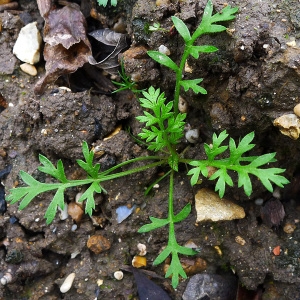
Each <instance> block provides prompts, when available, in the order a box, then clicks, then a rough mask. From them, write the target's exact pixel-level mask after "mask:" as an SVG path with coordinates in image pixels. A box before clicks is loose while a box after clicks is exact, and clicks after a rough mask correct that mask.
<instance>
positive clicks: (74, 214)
mask: <svg viewBox="0 0 300 300" xmlns="http://www.w3.org/2000/svg"><path fill="white" fill-rule="evenodd" d="M68 214H69V215H70V216H71V218H72V219H73V220H74V221H75V222H76V223H79V222H80V221H81V219H82V215H83V209H82V208H81V207H80V206H79V205H77V204H76V203H75V202H71V203H69V205H68Z"/></svg>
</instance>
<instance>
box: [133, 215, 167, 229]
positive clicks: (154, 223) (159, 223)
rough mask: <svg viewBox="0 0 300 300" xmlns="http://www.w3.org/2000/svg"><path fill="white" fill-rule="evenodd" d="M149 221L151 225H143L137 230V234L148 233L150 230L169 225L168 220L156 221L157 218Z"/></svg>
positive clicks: (151, 218)
mask: <svg viewBox="0 0 300 300" xmlns="http://www.w3.org/2000/svg"><path fill="white" fill-rule="evenodd" d="M149 219H150V221H151V222H152V223H150V224H145V225H143V226H142V227H141V228H140V229H139V230H138V232H139V233H144V232H149V231H151V230H154V229H157V228H160V227H163V226H165V225H167V224H169V223H170V221H169V220H168V219H158V218H154V217H150V218H149Z"/></svg>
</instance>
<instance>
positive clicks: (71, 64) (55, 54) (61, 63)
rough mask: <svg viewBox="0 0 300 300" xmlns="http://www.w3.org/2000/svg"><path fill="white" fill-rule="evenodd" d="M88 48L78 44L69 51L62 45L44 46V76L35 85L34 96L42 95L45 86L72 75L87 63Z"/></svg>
mask: <svg viewBox="0 0 300 300" xmlns="http://www.w3.org/2000/svg"><path fill="white" fill-rule="evenodd" d="M90 52H91V51H90V48H89V47H88V46H87V45H86V44H84V43H83V42H80V43H78V44H74V45H73V46H71V47H70V48H69V49H66V48H64V47H63V46H62V45H57V46H50V45H49V44H46V45H45V48H44V58H45V60H46V65H45V69H46V74H45V75H44V76H43V77H42V78H41V79H40V80H39V81H38V82H37V83H36V85H35V87H34V92H35V94H42V93H43V91H44V90H45V87H46V85H47V84H49V83H52V82H54V81H55V80H56V79H57V78H58V77H60V76H62V75H64V74H70V73H74V72H75V71H76V70H77V69H78V68H80V67H82V66H83V65H84V64H85V63H87V57H88V56H89V55H90Z"/></svg>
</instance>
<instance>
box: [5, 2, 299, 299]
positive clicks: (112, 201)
mask: <svg viewBox="0 0 300 300" xmlns="http://www.w3.org/2000/svg"><path fill="white" fill-rule="evenodd" d="M82 2H85V1H82ZM125 2H126V1H120V3H119V4H120V5H119V6H117V8H108V9H106V10H105V9H103V8H101V9H100V8H99V7H98V8H99V12H101V13H102V14H106V17H107V20H108V21H107V22H108V24H109V25H111V26H112V24H113V22H115V20H116V19H117V17H116V16H122V18H124V20H125V21H126V28H127V32H128V34H129V36H130V38H131V42H132V44H131V46H130V49H129V50H128V51H129V52H125V53H124V54H123V57H124V62H125V67H126V71H127V72H128V74H130V75H132V76H133V77H134V78H135V79H136V80H137V81H138V82H139V84H140V85H139V87H140V88H145V87H147V86H149V85H150V84H152V85H154V86H155V87H161V89H163V90H164V91H165V92H166V95H167V96H171V95H172V92H173V86H174V81H175V76H174V74H172V72H170V71H169V70H167V69H166V68H164V67H160V66H159V65H157V64H155V63H154V62H153V61H151V60H150V59H149V58H148V57H147V56H146V55H145V51H144V50H143V51H142V54H141V52H139V51H141V48H140V47H139V46H143V47H144V48H145V49H155V50H157V49H158V47H159V46H160V45H161V44H163V45H165V46H167V47H168V48H169V49H170V51H171V56H170V57H171V58H172V59H174V60H175V61H177V59H178V57H179V56H180V53H181V51H182V46H183V44H182V40H181V39H180V37H179V36H178V35H176V34H175V35H172V34H171V33H170V31H168V30H169V29H170V28H171V26H172V23H171V19H170V17H171V16H172V15H177V16H178V17H180V18H181V19H182V20H184V21H185V23H186V24H187V25H188V27H189V28H190V29H191V30H193V28H195V26H196V25H197V24H198V23H199V19H200V18H201V15H202V12H203V9H204V6H205V4H206V1H204V0H200V1H194V0H188V1H164V2H163V1H161V2H160V1H157V3H156V2H155V1H144V0H137V1H131V2H130V4H131V5H127V4H126V3H125ZM159 3H161V4H160V5H159ZM228 3H229V4H230V5H232V6H239V8H240V9H239V14H238V16H237V18H236V20H235V21H233V22H230V23H228V24H226V25H228V28H229V29H228V31H227V32H226V33H221V34H217V35H212V36H208V37H204V38H202V39H200V40H199V41H198V42H199V45H200V44H212V45H215V46H216V47H218V48H219V49H220V50H219V51H218V52H216V53H212V54H209V55H203V56H202V57H200V59H199V60H194V59H190V60H189V61H188V64H189V66H190V68H191V73H186V78H204V81H203V86H204V87H205V88H206V89H207V91H208V95H205V96H204V95H195V94H192V93H184V94H183V97H184V98H185V99H186V101H187V102H188V104H189V111H188V116H187V121H188V123H189V124H190V125H191V127H192V128H199V129H200V132H201V140H199V142H198V143H197V144H195V145H194V146H193V147H190V148H189V150H188V151H187V153H186V156H188V157H190V158H193V157H195V158H199V157H203V154H204V152H203V150H202V149H203V147H202V144H203V142H208V143H209V141H210V137H211V135H212V133H213V132H215V131H221V130H223V129H227V130H228V132H229V133H230V135H231V136H232V137H234V138H236V139H238V138H239V137H241V136H244V135H245V134H247V133H248V132H250V131H255V134H256V137H255V143H256V144H257V148H256V150H255V151H256V153H255V154H262V153H267V152H274V151H276V152H277V159H278V161H277V162H276V163H275V164H274V166H277V167H281V168H285V169H286V173H285V174H286V176H287V177H288V179H289V180H290V181H291V184H290V185H288V186H287V187H286V188H285V189H284V190H280V196H279V198H280V200H281V202H282V204H283V207H284V210H285V217H284V219H283V221H282V222H280V223H279V225H278V226H273V227H270V224H268V222H265V221H264V220H263V218H262V216H261V206H259V205H256V204H255V200H256V199H258V198H262V199H263V202H264V204H263V205H265V203H266V202H267V201H268V200H270V199H273V198H274V196H273V195H272V194H271V193H269V192H266V191H265V190H264V189H263V187H262V186H261V184H260V183H259V182H258V181H255V180H254V182H253V187H254V193H253V195H252V196H251V198H247V197H246V196H245V195H244V194H243V191H241V190H239V189H238V188H237V187H234V188H232V189H230V190H229V189H228V190H227V193H226V198H228V199H231V200H233V201H236V202H237V203H238V204H239V205H241V206H243V208H244V209H245V212H246V217H245V218H244V219H242V220H239V221H230V222H220V223H212V222H206V223H201V224H198V225H195V220H196V212H195V209H194V207H193V211H192V213H191V215H190V216H189V217H188V218H187V219H186V220H184V221H183V222H182V223H180V225H178V226H177V227H176V232H177V238H178V242H179V243H180V244H185V243H186V242H187V241H189V240H190V241H193V242H194V243H195V244H196V245H197V246H199V248H200V249H201V251H200V253H199V254H197V255H196V257H201V258H202V259H205V260H206V262H207V270H206V271H205V272H206V273H208V274H219V275H222V276H224V277H226V276H227V275H234V276H235V278H236V279H237V281H238V285H239V288H238V289H237V291H236V292H235V294H236V295H238V296H237V299H245V298H242V297H241V291H240V289H242V288H245V289H246V290H247V289H248V290H249V291H250V290H251V291H252V292H251V293H252V294H251V295H253V299H254V297H255V296H258V297H260V299H299V298H300V290H299V283H300V260H299V259H300V258H299V257H300V250H299V243H300V225H299V220H300V202H299V194H300V190H299V187H298V186H299V151H300V149H299V148H300V144H299V141H298V140H295V141H294V140H291V139H289V138H288V137H286V136H283V135H282V134H281V133H280V132H279V130H278V129H277V128H275V127H274V126H273V124H272V122H273V120H274V119H275V118H277V117H279V116H281V115H283V114H285V113H292V111H293V107H294V106H295V105H296V104H297V103H299V95H300V83H299V79H300V77H299V76H300V71H299V70H300V69H299V68H300V44H299V40H298V39H299V35H300V31H299V30H300V17H299V12H300V8H299V3H298V1H296V0H295V1H291V0H289V1H269V0H268V1H259V0H257V1H256V0H252V1H243V0H235V1H230V2H228ZM223 5H224V3H223V2H222V1H219V0H215V1H214V6H215V9H216V10H220V9H222V7H223ZM20 7H21V10H22V11H23V13H26V14H27V16H28V15H29V16H30V17H31V19H33V20H34V21H38V24H39V27H40V28H42V18H41V17H40V16H39V14H38V10H37V6H36V3H35V1H20ZM0 20H1V24H2V26H1V27H0V28H1V32H0V50H1V51H0V74H1V75H0V100H1V106H2V107H3V111H1V113H0V129H1V130H0V139H1V143H0V149H1V151H0V153H1V156H0V170H3V169H4V168H5V167H7V166H9V165H12V170H11V172H10V174H9V175H8V176H7V177H6V178H5V179H2V182H3V184H4V185H5V189H6V193H8V191H9V189H10V188H12V187H14V186H16V185H17V184H18V183H19V184H22V183H21V182H20V177H19V175H18V174H19V171H20V170H24V171H26V172H28V173H30V174H32V175H33V176H34V177H35V178H37V179H39V180H40V181H46V180H49V178H46V177H45V176H44V175H43V173H41V172H39V171H37V166H38V165H39V162H38V154H43V155H46V156H47V157H48V158H49V159H51V161H52V162H56V161H57V160H58V159H62V160H63V162H64V165H65V168H66V174H67V177H68V178H71V177H72V178H81V176H82V174H81V173H80V172H79V171H78V166H77V165H76V159H81V158H82V153H81V143H82V141H84V140H85V141H87V142H88V144H89V146H90V148H91V147H98V148H99V149H100V148H101V151H103V153H104V154H103V153H102V154H103V155H102V156H101V157H100V156H99V157H97V158H96V159H95V161H97V162H100V163H101V164H102V166H103V168H104V169H105V168H109V167H110V166H113V165H114V164H116V163H119V162H122V161H126V160H128V159H131V158H135V157H138V156H141V155H150V153H149V152H148V151H147V150H146V149H145V148H144V147H143V146H142V145H139V144H137V143H136V142H135V141H134V139H133V138H132V137H131V134H133V135H134V136H136V135H137V133H138V132H139V131H140V128H141V125H140V124H139V123H138V122H137V120H136V119H135V117H136V116H138V115H140V114H141V112H142V110H141V108H140V107H139V106H138V101H137V99H135V98H134V96H133V95H132V94H130V93H127V92H122V93H118V94H109V93H107V94H94V93H93V92H92V91H89V90H87V91H83V92H78V93H72V92H69V91H68V90H66V89H63V88H61V86H60V85H59V84H53V85H49V86H48V88H47V90H46V92H45V93H44V94H43V95H42V96H40V97H37V96H35V95H34V93H33V89H34V85H35V83H36V81H37V80H38V77H40V76H41V75H42V74H43V73H44V63H43V62H41V63H39V64H38V65H37V68H38V76H37V78H35V77H30V76H29V75H26V74H25V73H23V72H22V71H20V69H19V65H20V64H21V62H20V61H18V60H17V59H16V58H15V57H14V56H13V55H12V47H13V45H14V43H15V40H16V38H17V34H18V32H19V30H20V28H21V27H22V26H23V25H24V18H22V17H21V15H20V14H18V13H9V12H3V13H0ZM153 22H159V23H160V24H161V27H162V28H166V29H168V30H167V31H165V32H163V31H157V32H154V33H149V32H147V31H146V30H145V25H147V24H152V23H153ZM294 40H295V43H294V44H290V42H293V41H294ZM291 45H292V46H291ZM144 48H143V49H144ZM126 62H127V64H126ZM99 72H100V71H99ZM108 78H109V77H108ZM64 83H65V81H64ZM2 99H3V100H2ZM118 126H122V127H121V128H122V129H121V131H120V132H119V133H118V134H117V135H115V136H113V137H112V138H110V139H107V140H104V138H105V137H107V136H109V134H110V133H111V132H113V131H114V129H115V128H117V127H118ZM127 128H130V132H131V134H130V133H129V131H128V130H127ZM185 146H187V142H186V141H182V144H181V147H182V149H183V148H185ZM163 171H164V170H161V169H158V170H156V169H154V170H150V171H147V172H143V173H140V174H138V175H131V176H130V177H127V178H125V179H118V180H114V181H110V182H106V183H104V184H103V186H104V188H105V189H106V190H107V192H108V194H101V195H98V196H97V197H96V209H95V212H94V214H93V217H94V219H93V220H92V219H91V218H89V217H88V216H87V215H85V216H84V217H83V219H82V220H81V222H80V223H78V224H77V229H76V230H74V227H72V226H73V225H74V224H75V222H74V221H73V220H72V219H71V217H70V216H69V217H68V218H67V219H66V220H64V221H62V220H60V218H59V214H58V215H57V216H56V218H55V220H54V222H53V223H52V224H51V225H49V226H47V225H46V223H45V219H44V213H45V210H46V208H47V206H48V204H49V203H50V201H51V199H52V197H53V195H51V194H42V195H41V196H39V197H37V198H36V199H35V200H34V201H33V202H32V203H31V204H30V205H29V206H28V207H27V208H26V209H25V210H23V211H19V210H18V206H17V205H8V207H7V211H6V212H5V213H4V214H3V215H2V216H0V224H1V226H0V264H1V268H0V278H2V277H3V276H4V274H5V273H7V272H9V273H11V275H12V281H11V282H10V283H8V284H7V285H0V298H1V299H30V300H35V299H45V300H46V299H47V300H50V299H138V296H137V287H136V284H135V281H134V277H133V275H132V273H130V272H127V271H124V278H123V279H122V280H121V281H117V280H116V279H115V278H114V277H113V273H114V272H115V271H117V270H119V269H121V268H122V266H124V265H131V260H132V258H133V256H134V255H136V254H138V249H137V244H138V243H143V244H145V245H147V260H148V264H147V267H146V269H147V270H149V271H153V272H155V273H156V275H157V277H158V278H155V276H153V280H154V281H155V282H156V283H157V284H159V285H160V286H161V287H163V288H164V289H165V290H166V291H167V292H168V294H169V295H170V297H171V298H172V299H181V298H182V295H183V293H184V291H185V288H186V285H187V282H188V279H187V280H182V281H181V282H180V284H179V286H178V288H177V289H176V290H173V289H172V288H171V285H170V280H169V279H165V278H163V277H164V273H163V266H157V267H154V266H153V265H152V262H153V260H154V259H155V257H156V256H157V254H158V253H159V251H161V249H162V247H164V246H165V245H166V240H167V236H168V232H167V229H166V228H161V229H158V230H157V231H155V232H150V233H147V234H138V233H137V230H138V229H139V228H140V227H141V226H142V225H143V224H145V223H147V222H149V216H155V217H164V216H166V213H167V203H168V181H167V180H166V179H165V180H163V181H161V182H160V183H159V187H158V188H157V189H154V192H153V193H152V194H151V195H150V196H147V197H146V196H144V194H143V193H144V188H145V187H147V186H148V185H149V184H151V183H152V182H153V181H154V180H155V179H156V178H157V174H159V173H162V172H163ZM181 171H182V172H181ZM181 171H180V172H179V174H178V175H177V176H176V179H175V192H174V196H175V200H176V201H175V203H176V210H177V211H180V209H181V208H183V207H184V205H185V204H187V203H191V204H192V205H194V200H193V199H194V194H195V193H197V190H198V189H199V188H200V186H198V185H197V186H196V187H195V188H191V186H190V184H189V179H188V178H187V177H186V176H185V175H184V172H185V168H184V166H183V168H182V170H181ZM201 187H208V188H211V189H213V188H214V187H213V183H212V182H207V181H205V182H204V183H203V184H202V185H201ZM79 192H81V190H79V189H70V190H68V191H67V194H66V197H65V200H66V202H67V203H69V202H71V201H73V200H74V199H75V197H76V194H78V193H79ZM276 197H278V196H277V195H276ZM134 204H135V205H137V207H138V208H139V210H137V211H135V212H134V213H133V214H132V215H131V216H130V217H129V218H128V219H126V220H125V221H123V222H122V223H121V224H118V223H117V220H116V208H117V207H119V206H120V205H130V206H132V205H134ZM95 220H98V221H99V222H97V221H95ZM288 224H290V225H292V227H293V228H294V230H293V231H291V232H290V233H287V232H286V231H285V230H284V228H285V227H284V226H285V225H288ZM91 235H102V236H104V237H105V238H106V239H108V240H109V241H110V243H111V248H110V249H109V250H107V251H104V252H103V253H100V254H97V255H96V254H94V253H93V252H91V251H90V250H89V249H88V248H87V240H88V238H89V236H91ZM237 236H239V237H241V238H242V239H243V240H244V241H245V243H244V244H243V245H242V244H239V243H238V242H236V237H237ZM238 240H239V239H238ZM277 246H280V249H281V250H280V254H279V255H275V254H274V252H273V250H274V248H275V247H277ZM124 268H125V269H126V267H124ZM72 272H75V273H76V277H75V280H74V283H73V286H72V288H71V289H70V290H69V291H68V292H67V293H66V294H62V293H61V292H60V290H59V287H60V286H61V284H62V282H63V280H64V279H65V277H66V276H67V275H68V274H70V273H72ZM99 280H103V284H102V285H100V284H99ZM249 291H248V294H247V292H246V294H247V295H248V296H249V295H250V292H249ZM238 297H239V298H238ZM140 299H142V297H140Z"/></svg>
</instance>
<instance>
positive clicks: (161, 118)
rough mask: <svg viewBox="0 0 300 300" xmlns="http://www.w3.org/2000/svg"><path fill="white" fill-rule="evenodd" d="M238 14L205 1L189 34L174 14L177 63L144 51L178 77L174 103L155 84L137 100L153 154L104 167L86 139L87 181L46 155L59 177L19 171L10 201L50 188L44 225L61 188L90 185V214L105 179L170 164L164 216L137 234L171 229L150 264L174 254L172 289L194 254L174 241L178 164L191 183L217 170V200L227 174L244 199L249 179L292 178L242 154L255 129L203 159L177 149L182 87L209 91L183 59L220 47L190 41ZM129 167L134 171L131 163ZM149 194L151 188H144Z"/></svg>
mask: <svg viewBox="0 0 300 300" xmlns="http://www.w3.org/2000/svg"><path fill="white" fill-rule="evenodd" d="M116 2H117V1H113V0H112V1H111V4H112V5H115V4H116ZM98 3H99V4H101V5H104V6H105V5H106V4H107V0H98ZM237 11H238V8H237V7H235V8H231V7H230V6H229V5H228V6H226V7H225V8H224V9H223V10H222V11H220V12H219V13H215V14H213V5H212V1H211V0H208V2H207V5H206V7H205V10H204V14H203V17H202V21H201V22H200V24H199V25H198V27H197V28H196V30H195V31H194V33H190V31H189V29H188V27H187V26H186V25H185V24H184V22H183V21H182V20H180V19H179V18H177V17H175V16H173V17H172V21H173V24H174V26H175V27H176V29H177V31H178V33H179V34H180V36H181V37H182V40H183V42H184V50H183V53H182V57H181V59H180V62H179V65H177V64H176V63H175V62H174V61H173V60H172V59H171V58H170V57H168V56H166V55H164V54H162V53H160V52H158V51H149V52H148V54H149V56H150V57H152V58H153V59H154V60H155V61H157V62H158V63H160V64H161V65H163V66H165V67H167V68H169V69H171V70H172V71H174V72H175V74H176V83H175V91H174V98H173V100H172V101H168V100H167V99H166V97H165V94H164V93H163V92H161V91H160V89H159V88H158V89H155V88H154V87H152V86H151V87H149V88H148V90H147V91H142V97H141V98H140V99H139V101H140V105H141V107H143V108H144V112H143V115H142V116H138V117H137V119H138V120H139V121H140V122H141V123H143V124H144V128H143V129H142V131H141V132H140V133H139V137H140V138H141V139H142V140H143V141H144V142H145V144H146V145H147V148H148V149H149V150H150V151H154V152H156V153H157V155H153V156H143V157H137V158H135V159H132V160H128V161H125V162H121V163H119V164H118V165H116V166H114V167H112V168H110V169H108V170H105V171H101V167H100V165H99V164H98V163H96V164H93V159H94V153H93V151H90V150H89V148H88V145H87V143H86V142H83V144H82V152H83V157H84V159H83V160H77V164H78V165H79V167H80V168H82V169H83V170H84V171H85V172H86V178H85V179H80V180H71V179H68V178H67V177H66V174H65V171H64V166H63V163H62V161H61V160H59V161H58V162H57V164H56V166H55V165H53V164H52V162H50V160H49V159H48V158H46V157H45V156H43V155H40V156H39V160H40V163H41V166H40V167H39V168H38V169H39V170H40V171H41V172H43V173H45V174H48V175H49V176H51V177H53V178H54V179H55V180H56V181H55V182H53V183H41V182H39V181H38V180H36V179H35V178H33V177H32V176H31V175H30V174H28V173H26V172H24V171H21V172H20V177H21V179H22V180H23V182H24V183H25V186H21V187H17V188H13V189H11V190H10V194H9V195H8V197H7V201H9V202H10V203H11V204H14V203H16V202H18V201H21V202H20V206H19V209H24V208H25V207H26V206H28V205H29V204H30V202H31V201H32V200H33V199H34V198H35V197H36V196H38V195H40V194H42V193H45V192H54V196H53V199H52V201H51V203H50V204H49V207H48V208H47V210H46V212H45V218H46V222H47V224H50V223H51V222H52V221H53V220H54V218H55V216H56V212H57V208H58V207H60V208H61V209H63V208H64V205H65V202H64V193H65V191H66V189H68V188H72V187H77V186H78V187H79V186H82V185H85V186H86V187H87V189H86V190H85V192H84V193H83V194H82V195H81V197H80V199H79V201H80V202H85V212H86V213H87V214H89V215H90V216H91V215H92V214H93V210H94V209H95V200H94V195H95V194H96V193H101V192H104V193H105V192H106V191H105V190H104V188H103V183H104V182H105V181H109V180H113V179H116V178H119V177H124V176H128V175H130V174H134V173H137V172H143V171H145V170H147V169H149V168H154V167H158V166H164V167H169V170H166V172H165V176H164V177H162V178H163V179H166V178H167V177H168V178H169V195H168V211H166V212H165V216H164V218H156V217H153V216H150V223H149V224H145V225H144V226H142V227H141V228H140V229H139V230H138V232H140V233H147V232H149V231H152V230H156V229H158V228H161V227H164V226H168V229H169V235H168V242H167V245H166V247H165V248H164V250H163V251H162V252H161V253H160V254H159V255H158V256H157V258H156V259H155V260H154V262H153V263H154V265H158V264H160V263H162V262H163V261H164V260H165V259H166V258H167V257H169V256H171V262H170V266H169V268H168V270H167V273H166V277H170V276H171V277H172V279H171V280H172V286H173V287H174V288H176V287H177V286H178V284H179V280H180V277H182V278H187V275H186V274H185V272H184V270H183V267H182V265H181V263H180V255H194V254H195V253H196V252H195V251H194V250H192V249H190V248H186V247H183V246H181V245H179V243H178V242H177V239H176V232H175V223H178V222H181V221H183V220H184V219H186V218H187V216H188V215H189V214H190V212H191V208H192V206H191V204H187V205H186V206H184V207H183V208H182V209H181V211H180V212H179V213H177V214H175V212H174V204H175V203H174V177H175V176H176V173H177V172H178V166H179V164H186V165H188V166H190V170H189V171H188V172H187V176H189V178H190V182H191V185H195V184H196V183H197V182H198V181H199V177H200V176H204V177H206V178H208V167H214V168H215V169H216V171H215V173H214V174H213V175H212V176H210V177H209V180H216V185H215V190H216V191H217V192H218V193H219V195H220V197H223V195H224V194H225V191H226V188H227V186H229V187H232V186H233V185H234V179H233V178H232V173H236V174H237V175H238V182H237V185H238V187H240V188H243V189H244V192H245V194H246V195H247V196H250V195H251V193H252V190H253V187H252V180H253V178H258V179H259V180H260V182H261V183H262V185H263V186H264V187H265V188H266V189H267V190H268V191H270V192H272V191H273V184H275V185H277V186H279V187H283V186H284V185H285V184H287V183H288V182H289V181H288V180H287V179H286V178H285V177H284V176H282V173H283V172H284V171H285V170H284V169H281V168H274V167H269V164H270V163H272V162H275V161H276V160H275V153H269V154H263V155H261V156H247V152H248V151H250V150H251V149H253V147H254V146H255V145H254V144H253V143H252V141H253V139H254V132H251V133H249V134H247V135H246V136H245V137H243V138H241V140H240V142H239V143H238V144H236V142H235V141H234V140H233V139H232V138H230V139H229V142H228V143H227V144H226V140H227V139H228V134H227V132H226V130H224V131H222V132H221V133H219V134H216V133H214V134H213V137H212V143H211V145H208V144H204V145H203V147H204V150H205V154H206V156H207V157H206V158H205V159H202V160H195V159H192V158H190V159H189V158H183V157H182V156H181V155H180V153H178V152H177V150H176V145H177V144H178V143H180V141H181V139H182V137H183V135H184V127H185V118H186V114H185V113H180V112H179V111H178V101H179V94H180V91H181V90H182V89H183V90H185V91H187V90H189V89H191V90H192V91H193V92H195V93H196V94H197V93H201V94H206V90H205V89H204V88H203V87H201V86H200V85H199V84H200V83H201V82H202V81H203V79H202V78H198V79H190V80H186V79H184V77H183V71H184V66H185V63H186V61H187V59H188V57H189V56H192V57H194V58H195V59H197V58H199V55H200V54H201V53H211V52H215V51H217V50H218V49H217V48H216V47H214V46H211V45H202V46H199V45H194V43H195V41H196V40H197V39H198V38H199V37H200V36H202V35H204V34H211V33H218V32H221V31H224V30H226V27H225V26H223V25H220V24H219V23H220V22H224V21H230V20H232V19H234V18H235V14H236V13H237ZM120 77H121V79H122V80H123V82H121V83H119V82H115V84H116V85H118V86H119V89H118V90H117V91H121V90H124V89H130V90H132V91H133V92H134V93H137V92H140V91H139V90H137V89H136V86H135V83H134V82H132V81H131V80H130V78H129V77H128V76H127V75H126V74H125V70H124V65H123V64H121V72H120ZM141 161H142V162H144V164H143V165H142V166H139V167H136V166H135V163H137V162H141ZM125 165H126V166H127V168H126V171H122V169H121V168H122V167H123V166H125ZM128 166H130V167H131V168H128ZM235 177H236V176H235ZM159 180H162V179H158V180H156V181H155V183H157V182H158V181H159ZM151 186H153V184H152V185H151ZM146 192H147V193H148V192H149V188H148V189H147V191H146Z"/></svg>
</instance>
